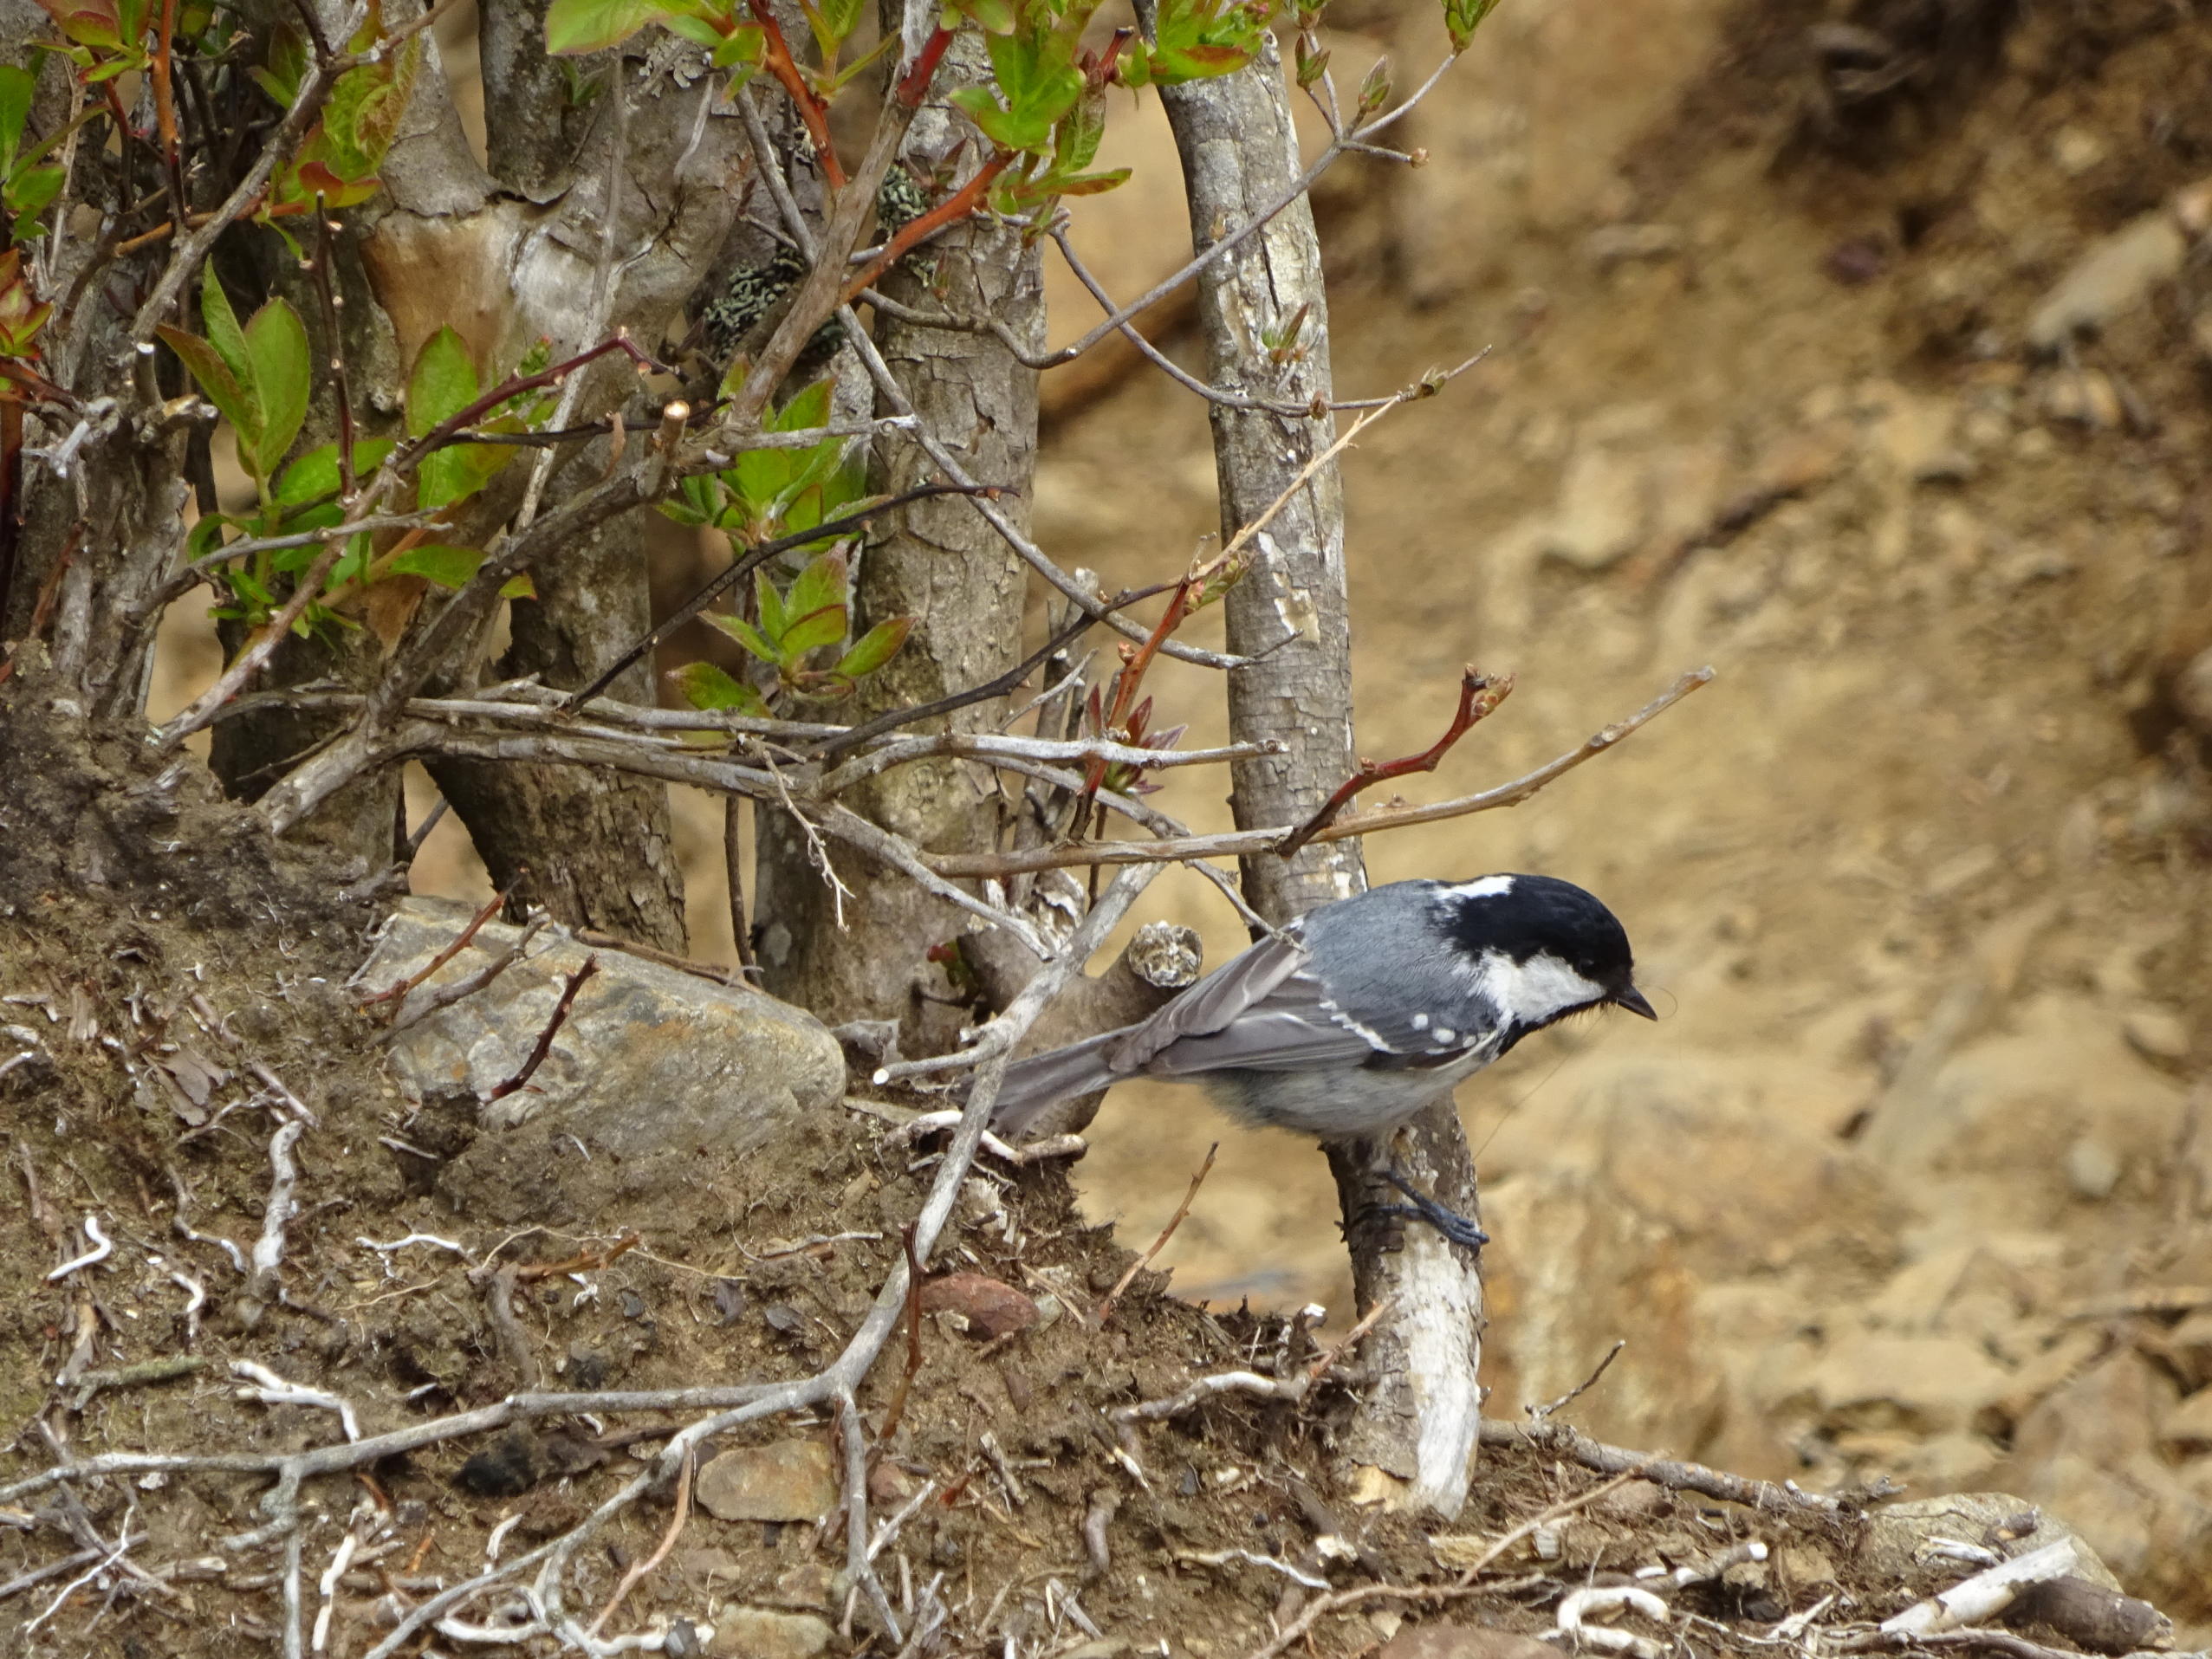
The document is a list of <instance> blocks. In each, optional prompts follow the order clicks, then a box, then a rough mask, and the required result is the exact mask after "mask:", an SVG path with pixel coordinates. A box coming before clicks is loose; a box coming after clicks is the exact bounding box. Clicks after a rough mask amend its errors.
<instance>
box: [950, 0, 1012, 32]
mask: <svg viewBox="0 0 2212 1659" xmlns="http://www.w3.org/2000/svg"><path fill="white" fill-rule="evenodd" d="M954 5H955V9H956V10H958V11H959V12H960V13H962V14H963V16H966V17H967V18H968V19H969V20H970V22H972V23H974V24H975V25H976V28H978V29H982V30H983V32H984V33H985V34H987V35H1011V34H1012V33H1013V32H1014V23H1015V10H1014V0H954Z"/></svg>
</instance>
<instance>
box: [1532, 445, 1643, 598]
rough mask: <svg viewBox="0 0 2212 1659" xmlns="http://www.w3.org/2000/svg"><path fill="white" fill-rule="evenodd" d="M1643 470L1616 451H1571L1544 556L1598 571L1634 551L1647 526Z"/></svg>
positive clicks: (1635, 461)
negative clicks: (1571, 458)
mask: <svg viewBox="0 0 2212 1659" xmlns="http://www.w3.org/2000/svg"><path fill="white" fill-rule="evenodd" d="M1645 495H1646V490H1645V486H1644V467H1643V465H1642V464H1641V463H1640V462H1639V461H1638V458H1637V457H1634V456H1632V455H1628V454H1625V453H1623V452H1622V451H1620V450H1614V449H1609V448H1605V447H1603V446H1597V445H1593V446H1589V447H1585V448H1582V449H1580V450H1576V452H1575V455H1574V458H1573V460H1571V461H1569V462H1568V463H1567V472H1566V475H1565V476H1563V477H1562V478H1561V479H1560V495H1559V509H1558V511H1557V513H1556V515H1554V517H1553V519H1552V521H1551V523H1550V524H1549V526H1548V527H1547V529H1546V532H1545V535H1544V538H1543V551H1544V552H1545V553H1547V554H1550V555H1551V556H1552V557H1553V558H1554V559H1564V560H1565V561H1567V563H1569V564H1571V565H1574V566H1577V567H1580V568H1581V569H1584V570H1603V569H1604V568H1605V567H1606V566H1608V565H1610V564H1612V562H1613V561H1616V560H1618V559H1619V558H1621V557H1622V556H1624V555H1625V554H1629V553H1631V552H1633V551H1634V550H1635V549H1636V548H1637V546H1638V544H1639V543H1640V542H1641V541H1643V540H1644V526H1645V524H1646V523H1647V522H1649V514H1648V511H1647V508H1646V503H1645V499H1644V497H1645Z"/></svg>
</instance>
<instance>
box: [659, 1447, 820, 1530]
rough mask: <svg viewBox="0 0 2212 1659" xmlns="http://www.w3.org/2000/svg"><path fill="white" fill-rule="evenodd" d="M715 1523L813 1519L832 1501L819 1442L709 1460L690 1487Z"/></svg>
mask: <svg viewBox="0 0 2212 1659" xmlns="http://www.w3.org/2000/svg"><path fill="white" fill-rule="evenodd" d="M693 1490H694V1491H695V1492H697V1494H698V1500H699V1507H701V1508H703V1509H704V1510H705V1511H706V1512H707V1513H709V1514H710V1515H713V1516H715V1517H716V1518H717V1519H718V1520H820V1519H821V1517H822V1516H824V1515H826V1514H827V1513H829V1511H830V1510H831V1509H832V1508H833V1507H834V1506H835V1505H836V1502H837V1470H836V1468H835V1466H834V1464H833V1463H832V1461H831V1460H830V1454H829V1446H828V1443H827V1442H824V1441H820V1440H779V1441H775V1442H770V1443H769V1444H768V1445H766V1446H739V1447H736V1448H733V1449H731V1450H730V1451H726V1452H723V1453H722V1454H721V1455H719V1456H717V1457H714V1458H711V1459H710V1460H709V1461H707V1463H706V1465H705V1466H704V1468H701V1469H700V1470H699V1475H698V1480H697V1483H696V1485H695V1486H694V1487H693Z"/></svg>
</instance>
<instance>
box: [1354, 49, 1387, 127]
mask: <svg viewBox="0 0 2212 1659" xmlns="http://www.w3.org/2000/svg"><path fill="white" fill-rule="evenodd" d="M1389 101H1390V60H1389V59H1388V58H1386V57H1378V58H1377V59H1376V60H1375V62H1374V67H1373V68H1371V69H1369V70H1368V71H1367V75H1366V78H1365V80H1363V81H1360V83H1359V113H1361V114H1362V115H1372V114H1373V113H1375V112H1376V111H1377V110H1378V109H1380V108H1381V107H1383V106H1384V105H1385V104H1386V103H1388V102H1389Z"/></svg>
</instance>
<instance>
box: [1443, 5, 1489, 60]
mask: <svg viewBox="0 0 2212 1659" xmlns="http://www.w3.org/2000/svg"><path fill="white" fill-rule="evenodd" d="M1497 3H1498V0H1444V31H1445V32H1446V33H1447V34H1449V35H1450V36H1451V49H1452V55H1454V56H1455V57H1456V56H1457V55H1459V54H1460V53H1462V52H1464V51H1465V50H1466V49H1468V48H1469V46H1471V45H1473V44H1474V43H1475V31H1476V29H1480V28H1481V27H1482V19H1483V18H1485V17H1487V16H1489V15H1490V12H1491V10H1492V9H1493V8H1494V7H1495V6H1496V4H1497Z"/></svg>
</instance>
